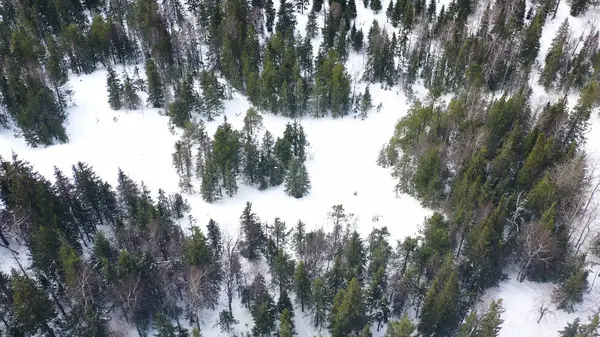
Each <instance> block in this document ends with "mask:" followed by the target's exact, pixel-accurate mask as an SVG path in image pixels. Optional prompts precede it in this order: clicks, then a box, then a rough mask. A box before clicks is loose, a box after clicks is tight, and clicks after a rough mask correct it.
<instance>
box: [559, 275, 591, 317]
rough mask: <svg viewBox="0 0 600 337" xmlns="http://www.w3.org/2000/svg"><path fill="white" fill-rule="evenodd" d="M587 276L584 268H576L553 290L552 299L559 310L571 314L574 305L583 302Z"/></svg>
mask: <svg viewBox="0 0 600 337" xmlns="http://www.w3.org/2000/svg"><path fill="white" fill-rule="evenodd" d="M588 274H589V272H588V271H587V270H585V268H584V267H582V266H581V267H578V268H577V270H575V272H574V273H572V274H571V275H570V276H569V278H567V280H566V281H565V282H564V283H563V284H561V285H560V286H559V287H557V288H556V289H554V292H553V294H552V299H553V301H554V303H556V306H557V307H558V308H559V309H563V310H566V311H567V312H573V311H574V310H575V305H576V304H577V303H581V302H582V301H583V293H584V292H585V290H586V289H587V288H588V280H587V277H588Z"/></svg>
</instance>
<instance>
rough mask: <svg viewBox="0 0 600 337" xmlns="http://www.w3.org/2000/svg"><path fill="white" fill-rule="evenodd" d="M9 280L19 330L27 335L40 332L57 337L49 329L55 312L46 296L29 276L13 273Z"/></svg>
mask: <svg viewBox="0 0 600 337" xmlns="http://www.w3.org/2000/svg"><path fill="white" fill-rule="evenodd" d="M11 279H12V287H11V290H12V293H13V308H12V310H13V313H14V315H15V318H16V319H17V322H18V323H19V330H21V331H22V332H23V333H26V334H29V335H35V334H36V333H38V331H40V330H41V331H43V333H45V334H47V335H48V336H52V337H54V336H57V335H56V334H55V333H54V330H53V329H52V328H51V327H50V322H51V320H52V319H53V318H54V317H55V316H56V312H55V309H54V307H53V305H52V302H51V301H50V299H49V298H48V295H47V294H46V293H45V292H44V291H43V290H42V289H40V286H39V285H38V284H37V283H36V282H35V281H34V280H32V279H31V278H29V276H26V275H21V274H17V273H16V272H14V271H13V273H12V276H11Z"/></svg>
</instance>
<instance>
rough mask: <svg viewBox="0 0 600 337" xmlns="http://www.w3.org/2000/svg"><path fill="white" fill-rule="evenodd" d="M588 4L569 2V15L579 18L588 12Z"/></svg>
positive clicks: (586, 2)
mask: <svg viewBox="0 0 600 337" xmlns="http://www.w3.org/2000/svg"><path fill="white" fill-rule="evenodd" d="M590 4H591V1H590V0H571V11H570V14H571V15H573V16H579V15H581V14H583V13H585V12H586V11H587V10H588V8H589V6H590Z"/></svg>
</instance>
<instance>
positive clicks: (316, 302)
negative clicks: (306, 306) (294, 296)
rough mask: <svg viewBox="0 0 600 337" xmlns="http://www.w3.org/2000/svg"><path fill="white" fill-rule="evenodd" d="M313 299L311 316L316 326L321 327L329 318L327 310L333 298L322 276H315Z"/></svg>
mask: <svg viewBox="0 0 600 337" xmlns="http://www.w3.org/2000/svg"><path fill="white" fill-rule="evenodd" d="M311 289H312V301H311V307H310V310H311V316H312V322H313V325H314V327H315V328H319V329H320V328H321V327H323V325H324V324H325V321H326V319H327V312H328V310H329V307H330V303H331V299H330V296H329V294H328V290H327V287H326V286H325V281H323V279H322V278H321V277H317V278H315V280H314V281H313V283H312V288H311Z"/></svg>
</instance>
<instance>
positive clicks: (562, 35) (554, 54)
mask: <svg viewBox="0 0 600 337" xmlns="http://www.w3.org/2000/svg"><path fill="white" fill-rule="evenodd" d="M569 35H570V32H569V21H568V20H566V19H565V21H564V22H563V23H562V24H561V26H560V28H559V29H558V32H557V33H556V36H555V37H554V39H553V40H552V44H551V45H550V49H549V50H548V53H547V54H546V59H545V62H544V69H543V70H542V73H541V74H540V79H539V83H540V84H541V85H543V86H544V88H545V89H546V90H548V89H550V88H551V87H552V85H553V83H554V81H555V80H556V78H557V75H558V72H559V69H561V68H562V67H563V66H564V63H565V62H566V60H564V56H565V48H566V47H567V43H568V39H569Z"/></svg>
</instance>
